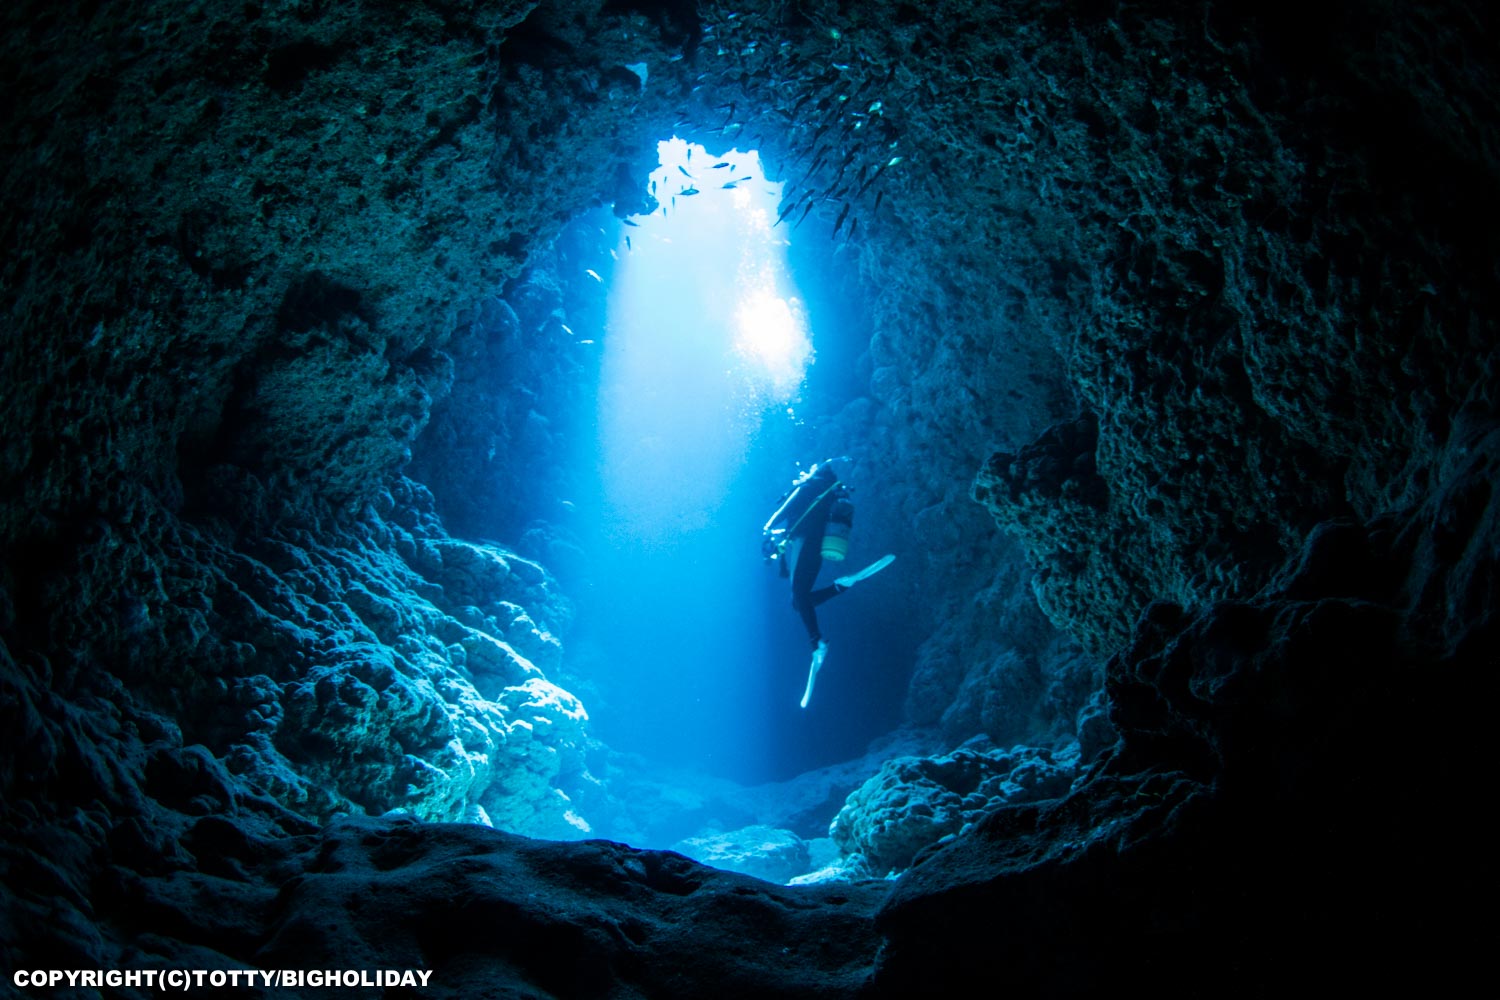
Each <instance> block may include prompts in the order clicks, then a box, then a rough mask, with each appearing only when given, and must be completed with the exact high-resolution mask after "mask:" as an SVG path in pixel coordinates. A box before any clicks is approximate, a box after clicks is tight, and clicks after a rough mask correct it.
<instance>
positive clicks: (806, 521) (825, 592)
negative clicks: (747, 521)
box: [771, 465, 847, 648]
mask: <svg viewBox="0 0 1500 1000" xmlns="http://www.w3.org/2000/svg"><path fill="white" fill-rule="evenodd" d="M843 492H844V487H843V486H842V485H841V484H840V483H839V480H838V476H836V475H835V474H834V472H833V469H832V468H830V467H828V466H826V465H825V466H823V467H822V468H821V469H819V470H818V471H817V472H815V473H814V474H813V476H812V478H810V479H808V480H807V481H806V482H804V483H803V484H802V485H801V486H798V487H797V488H796V490H794V491H793V492H792V496H791V499H790V500H788V501H787V503H786V505H785V507H783V508H782V510H781V513H780V516H778V517H777V518H776V520H775V521H774V522H773V523H772V524H771V527H773V528H775V527H785V529H786V530H787V539H788V542H787V545H786V548H785V550H784V552H783V556H782V558H783V559H785V560H786V562H785V563H784V564H783V566H782V572H783V573H789V574H790V575H791V578H792V607H793V608H794V609H796V612H797V614H798V616H799V617H801V619H802V624H803V625H804V626H806V628H807V636H808V638H809V639H811V640H812V644H813V647H814V648H817V645H818V643H819V642H820V641H821V640H822V638H823V636H822V633H821V632H819V631H818V614H817V611H816V609H817V607H818V605H820V604H822V603H823V602H824V601H826V600H828V599H829V598H830V597H836V596H837V595H839V594H841V593H843V592H844V591H845V590H846V589H847V588H845V587H840V586H839V585H838V584H836V583H835V584H831V585H829V586H827V587H824V588H822V589H821V590H814V589H813V586H814V585H815V584H816V583H817V582H818V573H819V572H821V571H822V569H823V532H824V529H825V528H826V527H827V526H828V512H829V511H830V510H832V509H833V503H834V501H835V500H837V499H838V498H839V496H840V495H841V494H842V493H843ZM809 508H811V509H809Z"/></svg>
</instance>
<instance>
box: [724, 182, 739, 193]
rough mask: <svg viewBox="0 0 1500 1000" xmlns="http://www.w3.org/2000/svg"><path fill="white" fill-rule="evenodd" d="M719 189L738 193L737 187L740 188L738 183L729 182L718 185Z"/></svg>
mask: <svg viewBox="0 0 1500 1000" xmlns="http://www.w3.org/2000/svg"><path fill="white" fill-rule="evenodd" d="M719 187H721V188H723V189H724V190H726V191H731V190H732V191H738V190H739V187H740V182H739V181H729V182H727V183H724V184H720V185H719Z"/></svg>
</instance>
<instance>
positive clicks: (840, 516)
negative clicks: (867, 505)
mask: <svg viewBox="0 0 1500 1000" xmlns="http://www.w3.org/2000/svg"><path fill="white" fill-rule="evenodd" d="M853 528H854V504H853V503H852V502H851V501H850V500H849V497H848V496H847V495H845V496H840V497H838V498H837V499H836V500H834V501H833V506H832V507H831V508H829V511H828V523H827V524H826V525H825V526H824V528H823V558H824V559H827V560H828V561H829V562H843V561H844V557H845V556H847V555H848V554H849V532H850V531H851V530H852V529H853Z"/></svg>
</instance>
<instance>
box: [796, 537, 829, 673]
mask: <svg viewBox="0 0 1500 1000" xmlns="http://www.w3.org/2000/svg"><path fill="white" fill-rule="evenodd" d="M822 569H823V554H822V552H820V551H818V549H816V548H814V547H811V546H808V545H806V544H804V543H798V544H797V546H796V547H795V549H794V551H793V552H792V607H793V608H795V609H796V611H797V614H798V616H799V617H801V619H802V624H803V626H805V627H806V629H807V637H808V639H810V640H811V641H812V644H813V648H814V649H816V648H817V646H818V643H819V642H820V641H822V638H823V635H822V633H821V632H819V631H818V615H817V612H816V611H814V610H813V609H814V608H816V607H817V606H818V605H819V604H821V603H822V601H819V600H816V599H815V597H816V595H815V594H814V593H813V584H815V583H817V582H818V573H819V572H820V571H821V570H822ZM825 589H826V588H825ZM825 600H826V598H825Z"/></svg>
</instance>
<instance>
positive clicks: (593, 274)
mask: <svg viewBox="0 0 1500 1000" xmlns="http://www.w3.org/2000/svg"><path fill="white" fill-rule="evenodd" d="M583 273H584V274H586V275H588V276H589V277H590V278H593V279H594V280H595V281H597V282H599V284H601V285H602V284H604V279H603V278H601V277H599V272H598V271H595V270H594V269H593V268H589V269H588V270H586V271H584V272H583ZM569 332H570V333H571V332H572V331H569Z"/></svg>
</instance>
